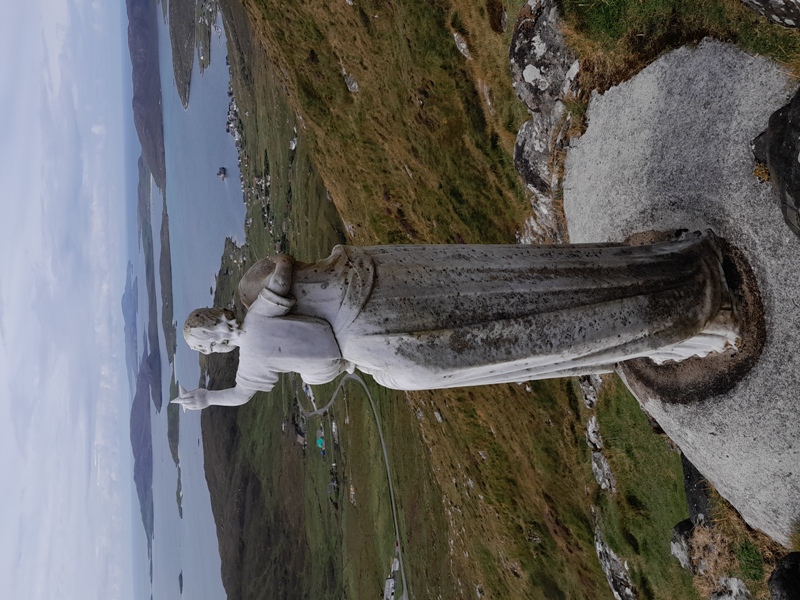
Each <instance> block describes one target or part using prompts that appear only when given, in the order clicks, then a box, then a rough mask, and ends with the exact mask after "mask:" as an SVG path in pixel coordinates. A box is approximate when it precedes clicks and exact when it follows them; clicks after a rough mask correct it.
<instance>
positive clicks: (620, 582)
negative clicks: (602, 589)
mask: <svg viewBox="0 0 800 600" xmlns="http://www.w3.org/2000/svg"><path fill="white" fill-rule="evenodd" d="M594 549H595V551H596V552H597V558H598V560H599V561H600V567H601V568H602V569H603V573H604V574H605V576H606V581H608V585H609V587H610V588H611V593H612V594H614V598H616V600H636V598H637V595H636V589H635V588H634V587H633V584H632V583H631V578H630V574H629V573H628V566H627V565H626V564H625V563H623V562H622V561H621V560H620V558H619V556H617V555H616V553H615V552H614V551H613V550H612V549H611V548H610V547H609V546H608V544H606V543H605V541H604V540H603V536H602V535H601V534H600V529H599V528H598V527H597V526H596V525H595V530H594Z"/></svg>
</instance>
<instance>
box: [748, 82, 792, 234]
mask: <svg viewBox="0 0 800 600" xmlns="http://www.w3.org/2000/svg"><path fill="white" fill-rule="evenodd" d="M753 154H754V155H755V157H756V160H758V161H759V162H761V163H764V164H766V165H767V168H768V169H769V175H770V178H769V179H770V181H771V182H772V183H773V185H774V186H775V188H776V190H777V192H778V205H779V206H780V209H781V212H782V213H783V218H784V220H785V221H786V223H787V224H788V225H789V227H790V228H791V230H792V231H794V233H795V234H796V235H798V236H800V156H799V155H800V92H798V93H797V94H795V96H794V98H792V100H791V102H789V104H787V105H786V106H784V107H782V108H779V109H778V110H776V111H775V112H774V113H772V116H771V117H770V118H769V124H768V125H767V130H766V131H765V132H764V133H762V134H761V135H759V136H758V137H757V138H756V139H755V140H754V141H753Z"/></svg>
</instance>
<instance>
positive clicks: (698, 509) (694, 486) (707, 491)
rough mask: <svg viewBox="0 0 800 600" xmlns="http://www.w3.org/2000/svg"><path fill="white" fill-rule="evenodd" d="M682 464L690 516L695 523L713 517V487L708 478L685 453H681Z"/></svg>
mask: <svg viewBox="0 0 800 600" xmlns="http://www.w3.org/2000/svg"><path fill="white" fill-rule="evenodd" d="M681 466H682V467H683V489H684V490H685V492H686V508H687V509H688V510H689V518H690V519H691V521H692V523H694V524H698V523H703V522H704V521H705V520H706V519H709V518H710V517H711V487H710V485H709V483H708V481H707V480H706V478H705V477H703V475H702V474H701V473H700V471H698V470H697V469H696V468H695V466H694V465H693V464H692V463H691V462H689V459H688V458H686V456H684V455H683V454H681Z"/></svg>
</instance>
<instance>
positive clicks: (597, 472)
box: [592, 452, 617, 494]
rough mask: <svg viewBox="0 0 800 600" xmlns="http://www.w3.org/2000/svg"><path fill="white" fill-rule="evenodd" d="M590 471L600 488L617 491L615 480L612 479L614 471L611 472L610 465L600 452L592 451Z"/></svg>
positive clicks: (613, 492) (612, 491)
mask: <svg viewBox="0 0 800 600" xmlns="http://www.w3.org/2000/svg"><path fill="white" fill-rule="evenodd" d="M592 473H594V478H595V479H596V480H597V483H598V485H599V486H600V487H601V488H602V489H604V490H608V491H610V492H611V493H612V494H615V493H616V492H617V480H616V479H614V473H612V472H611V465H609V464H608V461H607V460H606V457H605V456H603V455H602V454H601V453H600V452H592Z"/></svg>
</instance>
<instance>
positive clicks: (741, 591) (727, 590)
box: [711, 577, 750, 600]
mask: <svg viewBox="0 0 800 600" xmlns="http://www.w3.org/2000/svg"><path fill="white" fill-rule="evenodd" d="M719 583H720V586H721V587H722V590H720V591H719V592H714V593H713V594H711V600H750V591H749V590H748V589H747V586H746V585H745V584H744V581H742V580H741V579H737V578H736V577H724V578H722V579H720V582H719Z"/></svg>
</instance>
